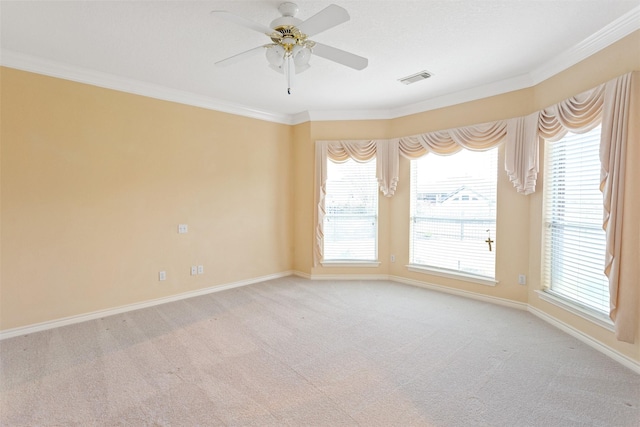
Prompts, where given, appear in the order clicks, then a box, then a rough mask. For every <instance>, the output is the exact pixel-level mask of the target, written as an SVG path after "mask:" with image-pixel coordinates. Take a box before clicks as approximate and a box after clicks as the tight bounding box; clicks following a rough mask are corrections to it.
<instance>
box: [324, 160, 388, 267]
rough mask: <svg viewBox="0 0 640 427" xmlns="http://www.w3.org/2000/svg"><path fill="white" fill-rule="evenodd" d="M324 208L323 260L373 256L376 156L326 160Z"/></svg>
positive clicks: (375, 215)
mask: <svg viewBox="0 0 640 427" xmlns="http://www.w3.org/2000/svg"><path fill="white" fill-rule="evenodd" d="M325 211H326V215H325V217H324V260H325V261H376V260H377V258H378V245H377V235H378V180H377V178H376V159H373V160H370V161H368V162H366V163H358V162H356V161H354V160H353V159H349V160H347V161H346V162H344V163H335V162H332V161H330V160H329V161H327V182H326V196H325Z"/></svg>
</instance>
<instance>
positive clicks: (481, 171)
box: [410, 148, 498, 279]
mask: <svg viewBox="0 0 640 427" xmlns="http://www.w3.org/2000/svg"><path fill="white" fill-rule="evenodd" d="M497 166H498V150H497V148H494V149H492V150H488V151H482V152H474V151H469V150H461V151H459V152H458V153H456V154H453V155H450V156H439V155H436V154H433V153H430V154H427V155H426V156H423V157H421V158H419V159H416V160H412V161H411V207H410V210H411V236H410V262H411V264H414V265H420V266H425V267H433V268H436V269H443V270H448V271H451V272H454V273H455V272H462V273H466V274H471V275H476V276H481V277H484V278H491V279H493V278H495V250H496V232H495V230H496V182H497V171H498V167H497ZM489 237H490V238H491V240H492V241H493V242H492V245H491V250H489V244H488V242H487V241H486V240H487V239H489Z"/></svg>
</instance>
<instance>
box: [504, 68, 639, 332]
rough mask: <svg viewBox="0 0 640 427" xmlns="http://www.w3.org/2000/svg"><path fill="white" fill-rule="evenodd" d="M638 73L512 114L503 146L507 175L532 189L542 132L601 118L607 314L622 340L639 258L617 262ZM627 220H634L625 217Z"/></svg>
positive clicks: (548, 134)
mask: <svg viewBox="0 0 640 427" xmlns="http://www.w3.org/2000/svg"><path fill="white" fill-rule="evenodd" d="M638 74H639V73H638V72H635V73H628V74H625V75H623V76H620V77H618V78H616V79H613V80H611V81H609V82H607V83H604V84H601V85H599V86H597V87H595V88H594V89H591V90H589V91H586V92H583V93H581V94H579V95H576V96H573V97H571V98H568V99H566V100H564V101H562V102H559V103H558V104H555V105H552V106H550V107H547V108H545V109H543V110H541V111H538V112H536V113H533V114H530V115H528V116H526V117H518V118H514V119H510V120H509V122H508V131H507V135H508V136H507V145H506V150H505V151H506V152H505V169H506V171H507V173H508V174H509V178H510V179H511V181H512V182H513V184H514V186H515V187H516V189H517V191H518V192H520V193H523V194H531V193H533V192H534V191H535V184H536V178H537V174H538V148H539V141H540V138H543V139H545V140H548V141H558V140H560V139H562V137H564V136H565V135H566V134H567V132H569V131H571V132H573V133H585V132H588V131H590V130H591V129H593V128H595V127H596V126H598V125H599V124H600V123H602V136H601V139H600V163H601V172H600V190H601V191H602V194H603V208H604V212H603V225H602V228H603V229H604V231H605V233H606V255H605V271H604V272H605V274H606V276H607V277H608V279H609V293H610V311H609V316H610V318H611V320H613V322H614V324H615V330H616V337H617V338H618V340H620V341H626V342H633V340H634V337H635V333H636V328H637V318H636V312H637V306H638V304H637V300H638V285H637V278H636V277H634V275H633V274H632V273H631V267H632V265H633V264H634V263H636V262H637V261H638V260H637V259H636V260H633V259H629V258H627V259H626V262H627V263H628V264H627V265H621V261H622V252H623V250H622V245H623V235H622V230H623V218H624V216H623V211H624V198H625V197H624V196H625V179H624V177H625V162H626V161H627V155H626V151H627V141H628V139H629V137H628V126H629V119H630V114H631V113H630V100H631V82H632V77H634V75H635V76H636V78H637V76H638ZM628 221H629V222H632V221H633V220H631V218H628ZM636 221H637V220H636ZM629 225H630V224H628V225H627V228H630V227H629ZM624 252H626V253H629V254H631V253H635V254H636V257H637V249H635V248H633V247H632V246H631V245H627V248H625V251H624ZM621 272H624V273H621ZM621 296H623V297H621Z"/></svg>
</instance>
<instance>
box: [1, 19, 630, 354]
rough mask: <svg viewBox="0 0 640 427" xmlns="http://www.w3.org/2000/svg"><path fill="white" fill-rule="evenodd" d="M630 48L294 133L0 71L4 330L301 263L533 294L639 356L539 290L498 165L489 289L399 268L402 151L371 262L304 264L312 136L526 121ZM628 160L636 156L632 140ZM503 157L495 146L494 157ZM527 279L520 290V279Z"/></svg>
mask: <svg viewBox="0 0 640 427" xmlns="http://www.w3.org/2000/svg"><path fill="white" fill-rule="evenodd" d="M639 46H640V32H636V33H634V34H632V35H630V36H628V37H627V38H625V39H623V40H621V41H620V42H618V43H616V44H614V45H612V46H610V47H609V48H607V49H605V50H603V51H601V52H599V53H598V54H596V55H594V56H592V57H591V58H589V59H587V60H585V61H583V62H582V63H580V64H577V65H576V66H574V67H572V68H570V69H568V70H566V71H564V72H562V73H560V74H558V75H557V76H555V77H553V78H551V79H549V80H547V81H545V82H543V83H541V84H539V85H537V86H535V87H532V88H528V89H523V90H519V91H515V92H511V93H507V94H503V95H499V96H494V97H490V98H486V99H481V100H477V101H473V102H468V103H464V104H460V105H455V106H452V107H447V108H442V109H438V110H434V111H428V112H424V113H420V114H415V115H411V116H407V117H402V118H397V119H393V120H370V121H367V120H364V121H326V122H310V123H304V124H300V125H296V126H285V125H278V124H273V123H267V122H262V121H258V120H253V119H247V118H242V117H237V116H233V115H228V114H223V113H218V112H212V111H207V110H203V109H198V108H195V107H189V106H184V105H179V104H173V103H168V102H163V101H158V100H155V99H149V98H144V97H139V96H135V95H130V94H125V93H120V92H115V91H110V90H105V89H100V88H96V87H92V86H87V85H82V84H77V83H72V82H67V81H64V80H58V79H53V78H48V77H43V76H38V75H34V74H30V73H25V72H21V71H16V70H11V69H6V68H3V69H2V75H1V77H2V87H1V89H2V111H1V114H2V117H1V118H2V129H1V132H2V133H1V140H0V142H1V144H2V155H1V162H2V163H1V164H2V174H1V179H2V180H1V188H2V200H1V205H0V207H1V217H0V218H1V223H2V229H1V231H2V247H1V249H0V250H1V252H0V253H1V254H2V274H1V280H2V282H0V283H1V286H2V292H1V299H2V302H1V306H0V307H1V309H2V313H1V317H0V319H1V322H2V323H1V325H0V327H1V328H2V329H8V328H13V327H18V326H24V325H30V324H33V323H37V322H41V321H47V320H53V319H58V318H61V317H64V316H69V315H75V314H82V313H86V312H91V311H94V310H99V309H104V308H111V307H117V306H121V305H123V304H128V303H133V302H139V301H145V300H149V299H153V298H157V297H161V296H166V295H172V294H177V293H181V292H185V291H189V290H195V289H199V288H205V287H208V286H213V285H217V284H224V283H230V282H234V281H239V280H243V279H250V278H256V277H261V276H264V275H269V274H274V273H279V272H286V271H289V270H295V271H298V272H301V273H304V274H306V275H312V276H318V277H320V276H322V275H327V276H330V275H341V274H350V275H357V276H363V275H382V276H395V277H399V278H404V279H409V280H417V281H421V282H426V283H435V284H438V285H442V286H447V287H450V288H452V289H459V290H463V291H470V292H474V293H476V294H481V295H489V296H494V297H498V298H504V299H508V300H511V301H516V302H523V303H528V304H530V305H532V306H533V307H535V308H536V309H539V310H541V311H542V312H544V313H547V314H549V315H551V316H554V317H555V318H557V319H559V320H561V321H563V322H565V323H566V324H568V325H570V326H572V327H574V328H575V329H577V330H578V331H580V332H581V333H584V334H585V335H587V336H589V337H592V338H594V339H596V340H598V341H600V342H602V343H604V344H606V345H608V346H610V347H611V348H613V349H614V350H617V351H619V352H620V353H622V354H624V355H626V356H628V357H630V358H632V359H634V360H636V361H640V343H639V342H638V341H640V340H636V344H633V345H631V344H624V343H620V342H618V341H616V340H615V338H614V337H613V334H612V333H611V332H609V331H606V330H604V329H601V328H599V327H597V326H594V325H593V324H591V323H589V322H587V321H585V320H583V319H581V318H578V317H576V316H573V315H571V314H569V313H567V312H565V311H563V310H561V309H558V308H557V307H555V306H551V305H549V304H547V303H545V302H543V301H541V300H540V299H539V298H538V297H537V294H536V293H535V290H536V289H539V287H540V269H541V264H540V253H541V243H540V235H541V190H542V186H543V183H542V180H540V181H539V185H538V191H537V192H536V193H535V194H533V195H531V196H522V195H520V194H517V193H516V192H515V190H514V189H513V187H512V185H511V183H510V182H509V181H508V179H507V177H506V174H505V173H504V171H503V170H500V175H499V180H498V213H497V215H498V227H497V235H496V258H497V265H496V277H497V279H498V280H499V283H498V284H497V286H495V287H489V286H483V285H478V284H473V283H469V282H463V281H459V280H454V279H443V278H441V277H434V276H430V275H426V274H420V273H412V272H409V271H407V269H406V267H405V265H406V264H407V263H408V256H409V253H408V252H409V241H408V236H409V221H408V218H409V188H408V183H409V162H408V161H407V160H406V159H401V163H400V182H399V185H398V190H397V192H396V194H395V196H394V197H392V198H385V197H382V196H381V197H380V204H379V205H380V210H379V224H380V225H379V231H378V237H379V249H378V251H379V259H380V261H381V265H380V266H379V267H377V268H353V269H346V268H323V267H314V266H313V256H312V254H313V238H314V229H313V215H314V155H315V151H314V141H316V140H321V139H379V138H389V137H397V136H404V135H412V134H417V133H423V132H428V131H433V130H438V129H447V128H452V127H457V126H464V125H470V124H475V123H482V122H488V121H492V120H497V119H505V118H509V117H515V116H521V115H525V114H528V113H530V112H533V111H535V110H537V109H539V108H542V107H545V106H548V105H551V104H553V103H555V102H558V101H560V100H562V99H565V98H566V97H568V96H571V95H574V94H576V93H578V92H581V91H583V90H587V89H590V88H591V87H594V86H596V85H597V84H600V83H602V82H604V81H607V80H609V79H611V78H613V77H616V76H618V75H620V74H623V73H625V72H627V71H631V70H640V49H639ZM634 102H635V103H638V102H640V94H638V88H636V95H634ZM636 111H637V110H636ZM636 122H637V121H636ZM634 126H635V127H634V129H635V140H634V141H636V145H637V144H638V143H640V142H639V141H638V138H637V134H638V124H637V123H634ZM630 155H632V156H636V160H638V159H637V156H638V150H637V147H636V150H635V151H634V150H631V151H630ZM503 158H504V150H503V148H501V149H500V164H502V163H503ZM636 169H637V168H636ZM542 172H543V171H541V174H542ZM634 173H636V175H635V177H638V175H637V174H638V171H637V170H635V171H634ZM638 181H640V179H639V180H638ZM632 194H633V197H630V199H631V202H630V204H629V206H630V207H628V208H627V209H631V208H633V209H635V211H636V212H637V211H640V206H638V204H639V201H638V197H637V190H636V191H635V193H632ZM625 212H626V211H625ZM178 223H187V224H189V227H190V230H189V233H188V234H187V235H178V234H177V233H176V227H177V224H178ZM639 248H640V246H639ZM391 254H394V255H395V256H396V262H395V263H391V262H389V257H390V255H391ZM192 264H203V265H204V267H205V275H203V276H196V277H191V276H189V266H190V265H192ZM159 270H166V271H167V273H168V276H169V279H168V280H167V281H166V282H158V280H157V273H158V271H159ZM521 273H524V274H527V277H528V286H520V285H518V284H517V276H518V274H521Z"/></svg>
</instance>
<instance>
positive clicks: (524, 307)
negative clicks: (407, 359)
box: [389, 276, 528, 310]
mask: <svg viewBox="0 0 640 427" xmlns="http://www.w3.org/2000/svg"><path fill="white" fill-rule="evenodd" d="M389 280H391V281H393V282H398V283H404V284H405V285H411V286H418V287H420V288H425V289H430V290H432V291H438V292H443V293H447V294H452V295H458V296H461V297H465V298H471V299H475V300H478V301H484V302H489V303H492V304H497V305H502V306H505V307H511V308H517V309H518V310H527V307H528V304H526V303H523V302H517V301H511V300H508V299H505V298H499V297H494V296H491V295H483V294H478V293H475V292H469V291H464V290H462V289H455V288H449V287H447V286H441V285H436V284H433V283H428V282H422V281H420V280H414V279H407V278H405V277H400V276H389Z"/></svg>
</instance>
